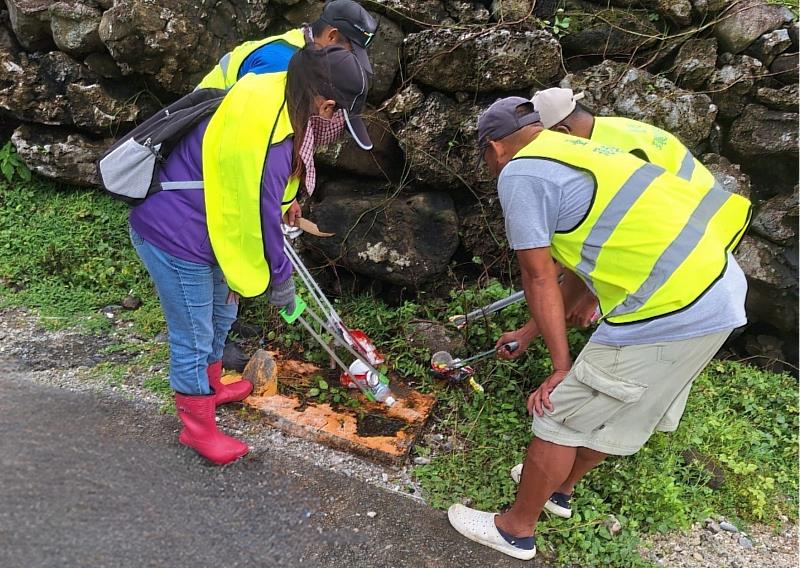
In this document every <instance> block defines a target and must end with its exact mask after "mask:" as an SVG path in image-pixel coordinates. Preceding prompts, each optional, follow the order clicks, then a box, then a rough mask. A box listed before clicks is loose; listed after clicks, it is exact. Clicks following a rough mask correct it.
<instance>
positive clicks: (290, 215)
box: [283, 199, 303, 227]
mask: <svg viewBox="0 0 800 568" xmlns="http://www.w3.org/2000/svg"><path fill="white" fill-rule="evenodd" d="M302 216H303V210H302V209H301V208H300V204H299V203H298V202H297V200H296V199H295V200H294V201H292V204H291V205H289V209H287V210H286V214H285V215H284V216H283V217H284V219H285V220H286V224H287V225H289V226H290V227H294V224H295V222H296V221H297V219H298V218H300V217H302Z"/></svg>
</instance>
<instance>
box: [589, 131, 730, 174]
mask: <svg viewBox="0 0 800 568" xmlns="http://www.w3.org/2000/svg"><path fill="white" fill-rule="evenodd" d="M589 139H590V140H591V141H592V142H595V143H597V144H605V145H606V146H616V147H617V148H619V149H620V150H622V151H624V152H631V153H633V154H634V155H636V156H638V157H641V158H642V159H643V160H646V161H648V162H651V163H653V164H656V165H657V166H661V167H662V168H664V169H665V170H667V171H668V172H669V173H671V174H674V175H676V176H678V177H679V178H683V179H685V180H688V181H690V182H692V184H694V185H695V186H696V187H700V188H703V189H706V188H709V187H711V186H712V185H714V184H715V183H717V182H716V180H715V179H714V175H713V174H712V173H711V172H710V171H708V169H706V167H705V166H704V165H703V164H701V163H700V161H699V160H698V159H697V158H695V157H694V155H693V154H692V153H691V152H690V151H689V150H688V149H687V148H686V146H684V145H683V143H682V142H681V141H680V140H678V138H677V137H675V136H674V135H672V134H670V133H669V132H667V131H666V130H662V129H660V128H657V127H655V126H653V125H651V124H647V123H646V122H639V121H638V120H631V119H630V118H623V117H621V116H596V117H595V118H594V127H593V128H592V134H591V136H590V137H589ZM640 154H643V155H640Z"/></svg>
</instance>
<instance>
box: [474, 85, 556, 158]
mask: <svg viewBox="0 0 800 568" xmlns="http://www.w3.org/2000/svg"><path fill="white" fill-rule="evenodd" d="M536 122H541V120H540V119H539V113H538V112H536V111H534V110H533V103H532V102H531V101H530V99H525V98H523V97H506V98H504V99H497V100H496V101H495V102H494V103H492V106H490V107H489V108H487V109H486V110H485V111H484V112H483V113H482V114H481V115H480V116H479V117H478V148H479V149H480V155H481V156H483V150H485V149H486V147H487V146H488V145H489V141H490V140H502V139H503V138H505V137H506V136H509V135H510V134H513V133H514V132H516V131H517V130H519V129H520V128H522V127H523V126H528V125H529V124H534V123H536Z"/></svg>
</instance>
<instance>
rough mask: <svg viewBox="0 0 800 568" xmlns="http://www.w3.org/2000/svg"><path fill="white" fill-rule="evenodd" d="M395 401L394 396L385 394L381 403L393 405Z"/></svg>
mask: <svg viewBox="0 0 800 568" xmlns="http://www.w3.org/2000/svg"><path fill="white" fill-rule="evenodd" d="M395 402H397V401H396V400H395V399H394V397H393V396H387V397H386V400H384V401H383V403H384V404H385V405H386V406H392V405H393V404H394V403H395Z"/></svg>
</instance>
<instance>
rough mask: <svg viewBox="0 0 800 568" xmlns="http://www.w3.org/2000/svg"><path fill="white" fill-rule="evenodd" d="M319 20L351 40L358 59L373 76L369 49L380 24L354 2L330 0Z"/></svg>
mask: <svg viewBox="0 0 800 568" xmlns="http://www.w3.org/2000/svg"><path fill="white" fill-rule="evenodd" d="M319 19H320V20H321V21H323V22H325V23H326V24H328V25H329V26H331V27H333V28H336V29H337V30H339V32H341V34H342V35H343V36H344V37H346V38H347V39H349V40H350V45H351V46H352V47H353V53H354V54H355V56H356V59H358V62H359V63H360V64H361V66H362V67H363V68H364V69H365V70H366V72H367V73H369V74H370V75H371V74H372V65H371V64H370V62H369V56H368V55H367V48H368V47H369V46H370V45H371V44H372V41H373V40H374V39H375V36H376V35H377V33H378V22H376V21H375V18H373V17H372V16H370V14H369V12H367V11H366V10H365V9H364V8H362V7H361V5H360V4H359V3H358V2H353V0H328V1H327V2H325V7H324V8H322V15H320V17H319Z"/></svg>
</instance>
